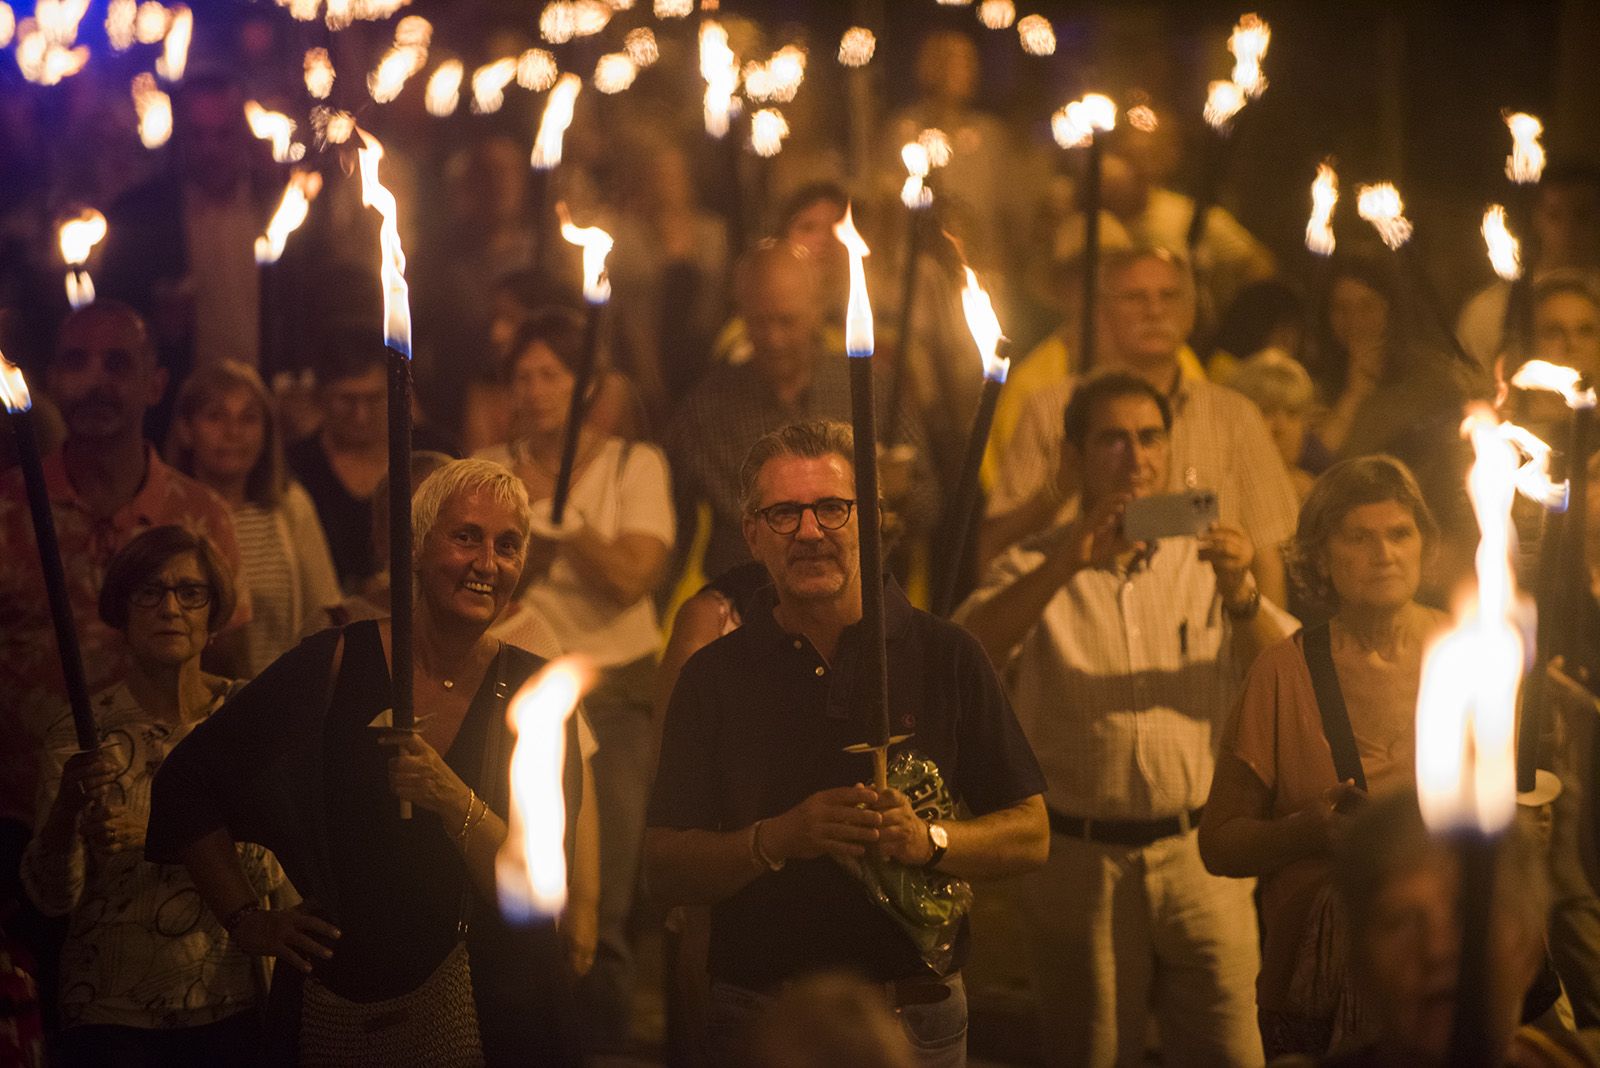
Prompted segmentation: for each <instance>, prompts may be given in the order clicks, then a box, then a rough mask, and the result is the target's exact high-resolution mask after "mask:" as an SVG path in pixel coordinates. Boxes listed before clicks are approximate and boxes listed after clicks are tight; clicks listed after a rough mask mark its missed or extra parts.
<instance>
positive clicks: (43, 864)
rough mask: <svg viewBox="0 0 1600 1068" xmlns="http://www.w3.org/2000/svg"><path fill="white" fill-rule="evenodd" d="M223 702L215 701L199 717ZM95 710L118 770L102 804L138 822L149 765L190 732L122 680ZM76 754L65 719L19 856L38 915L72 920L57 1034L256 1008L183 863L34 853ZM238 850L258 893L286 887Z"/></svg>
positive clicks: (144, 814)
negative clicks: (151, 708)
mask: <svg viewBox="0 0 1600 1068" xmlns="http://www.w3.org/2000/svg"><path fill="white" fill-rule="evenodd" d="M226 696H227V691H226V690H224V691H223V692H219V693H217V695H216V697H215V699H214V700H213V701H212V703H211V705H210V706H209V707H208V708H207V709H206V710H205V715H207V716H209V715H210V714H211V713H212V712H214V711H216V709H217V708H219V707H220V706H221V704H222V701H223V699H224V698H225V697H226ZM92 707H93V709H94V718H95V725H96V727H97V729H98V732H99V736H100V741H101V743H102V744H104V745H105V746H107V747H109V749H110V752H111V756H112V759H113V760H114V761H115V762H116V764H117V765H118V766H119V767H120V768H121V769H122V770H121V773H120V774H119V775H118V776H117V781H116V783H115V784H114V785H113V786H112V787H111V798H112V800H113V802H120V803H122V804H126V805H127V806H128V807H129V809H130V810H131V811H133V812H134V813H136V814H137V815H138V816H139V818H140V820H141V822H142V821H143V820H145V819H147V818H148V817H149V814H150V783H151V780H153V779H154V778H155V773H156V769H157V768H159V767H160V766H161V762H162V761H163V760H165V759H166V757H167V754H168V753H170V752H171V751H172V748H173V747H174V746H176V745H177V744H178V742H180V741H181V740H182V739H183V738H185V737H186V736H187V735H188V733H189V731H190V730H191V729H193V727H194V724H193V723H189V724H185V725H184V726H182V727H175V726H173V725H172V724H171V723H166V722H161V721H157V720H154V719H152V718H151V716H150V715H149V713H147V712H145V711H144V709H143V708H141V707H140V706H139V703H138V701H137V700H136V699H135V698H134V696H133V694H132V693H131V692H130V691H129V690H128V687H127V686H126V685H125V684H118V685H117V686H114V687H112V688H111V689H108V690H104V691H102V692H100V693H98V694H96V695H95V697H94V700H93V702H92ZM201 718H202V719H203V718H204V716H202V717H201ZM196 722H198V720H197V721H196ZM77 748H78V746H77V742H76V740H75V738H74V735H73V730H72V717H71V716H70V715H68V716H63V717H62V718H61V720H60V721H59V722H58V723H56V725H55V726H54V727H53V728H51V730H50V733H49V735H48V737H47V739H46V743H45V750H44V757H43V761H42V767H41V770H40V787H39V805H38V810H37V812H38V815H37V822H36V825H35V835H34V838H33V841H32V842H30V843H29V844H28V849H27V852H26V853H25V854H24V856H23V860H22V879H23V883H24V885H25V886H26V887H27V891H28V895H29V896H30V897H31V898H33V901H34V903H35V904H36V905H38V907H39V909H40V911H42V912H44V913H46V914H47V915H52V916H61V915H70V916H71V921H70V926H69V929H68V933H67V941H66V945H65V946H64V947H63V948H62V952H61V991H60V999H61V1023H62V1026H64V1027H73V1026H77V1025H81V1024H113V1025H118V1026H122V1027H142V1028H171V1027H198V1026H202V1025H205V1024H209V1023H215V1022H216V1021H218V1020H221V1019H225V1018H226V1017H229V1016H232V1015H234V1014H235V1013H239V1012H243V1011H245V1010H246V1009H251V1008H254V1007H255V1006H256V1005H257V1003H258V1002H259V1000H260V996H261V990H262V988H261V986H260V983H259V980H258V978H257V966H256V961H255V960H254V959H253V958H251V957H249V956H247V955H246V954H244V953H242V952H240V951H239V950H237V949H234V948H233V947H232V946H230V945H229V943H228V936H227V934H226V933H225V932H224V931H223V930H222V926H221V924H220V923H218V921H217V919H216V917H215V916H213V915H212V914H211V912H210V910H209V909H207V908H206V906H205V904H204V903H203V902H202V901H201V900H200V893H199V891H198V890H196V889H195V886H194V883H193V882H192V881H191V880H190V879H189V873H188V872H187V871H186V870H185V869H184V867H183V866H182V865H180V864H150V863H148V862H146V861H145V859H144V856H143V850H142V849H141V850H130V851H127V852H120V853H115V854H111V855H102V854H99V853H97V852H93V851H91V850H90V849H89V848H88V847H87V846H86V845H85V843H84V840H83V838H82V837H81V836H75V837H74V839H73V843H72V849H71V850H70V852H68V853H66V854H55V853H49V852H47V851H46V850H44V849H43V848H42V847H41V845H42V839H41V837H40V835H39V834H38V833H37V832H38V831H39V830H40V829H42V828H43V826H44V823H45V819H46V818H47V816H48V814H49V812H50V808H51V806H52V805H53V804H55V799H56V793H57V791H58V789H59V788H60V785H61V772H62V768H63V766H64V765H65V763H66V761H67V759H68V758H69V757H71V756H72V755H73V754H74V753H75V752H76V751H77ZM238 848H239V856H240V859H241V860H242V861H243V862H244V868H245V874H246V875H247V876H248V878H249V879H250V882H251V885H252V886H253V887H254V888H255V890H256V893H257V895H258V896H259V897H262V898H265V897H266V896H267V895H268V894H270V893H271V892H272V891H274V890H277V889H279V888H280V887H281V886H282V885H283V884H284V876H283V871H282V869H280V868H279V867H278V863H277V861H276V859H274V858H273V856H272V854H271V853H269V852H268V851H267V850H265V849H263V848H262V847H260V846H255V845H241V846H239V847H238Z"/></svg>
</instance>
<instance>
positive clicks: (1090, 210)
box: [1078, 133, 1105, 374]
mask: <svg viewBox="0 0 1600 1068" xmlns="http://www.w3.org/2000/svg"><path fill="white" fill-rule="evenodd" d="M1104 154H1105V146H1104V145H1103V144H1101V142H1100V137H1099V135H1097V134H1094V133H1090V135H1089V155H1088V156H1087V157H1086V159H1085V164H1086V166H1085V167H1084V175H1083V196H1082V198H1080V201H1079V206H1080V207H1081V209H1082V211H1083V302H1082V304H1083V307H1082V308H1081V309H1079V315H1081V316H1082V323H1081V330H1080V334H1079V340H1078V370H1079V372H1080V373H1082V374H1088V373H1089V372H1090V371H1092V370H1094V363H1095V351H1094V350H1095V339H1096V337H1097V336H1098V334H1099V323H1098V322H1097V321H1096V318H1097V315H1098V311H1097V309H1096V307H1095V305H1096V304H1097V303H1098V298H1099V295H1100V289H1099V285H1100V172H1101V169H1102V168H1101V161H1102V159H1103V157H1104Z"/></svg>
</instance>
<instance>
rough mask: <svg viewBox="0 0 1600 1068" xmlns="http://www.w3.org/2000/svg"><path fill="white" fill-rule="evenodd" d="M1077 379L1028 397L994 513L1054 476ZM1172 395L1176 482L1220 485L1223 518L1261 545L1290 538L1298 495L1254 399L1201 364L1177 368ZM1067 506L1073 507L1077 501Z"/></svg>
mask: <svg viewBox="0 0 1600 1068" xmlns="http://www.w3.org/2000/svg"><path fill="white" fill-rule="evenodd" d="M1075 384H1076V381H1075V380H1071V379H1068V380H1063V381H1061V382H1058V383H1056V384H1055V385H1053V386H1051V387H1049V388H1046V389H1042V390H1040V391H1039V392H1037V393H1035V394H1034V395H1033V396H1032V397H1031V398H1029V400H1028V405H1027V408H1026V409H1025V410H1024V411H1023V413H1022V420H1021V422H1020V423H1019V424H1018V426H1017V432H1016V435H1015V436H1014V437H1013V438H1012V440H1011V443H1010V445H1009V446H1007V448H1006V452H1005V463H1004V465H1003V466H1002V467H1001V469H1000V480H999V483H998V485H996V487H995V492H994V495H993V496H991V497H990V498H989V506H988V514H989V515H991V516H995V515H1005V514H1006V513H1007V512H1010V511H1012V510H1014V509H1016V508H1017V507H1019V506H1020V505H1022V504H1024V503H1026V502H1027V501H1028V500H1029V499H1030V498H1032V497H1033V496H1034V495H1035V494H1036V493H1038V492H1039V490H1040V489H1042V488H1043V487H1044V485H1045V483H1046V481H1047V480H1049V479H1051V478H1054V477H1055V472H1056V469H1057V468H1058V467H1059V466H1060V465H1061V446H1062V441H1063V438H1064V437H1065V429H1064V428H1063V426H1062V421H1061V420H1062V412H1063V411H1065V409H1066V406H1067V401H1068V399H1070V397H1071V396H1072V389H1073V386H1074V385H1075ZM1169 399H1170V401H1171V403H1172V475H1171V480H1172V485H1171V488H1172V489H1173V490H1181V489H1185V488H1198V489H1209V490H1215V491H1216V493H1217V507H1218V510H1219V511H1220V512H1221V515H1222V520H1223V522H1225V523H1231V524H1237V525H1238V526H1240V527H1242V528H1243V529H1244V531H1245V533H1246V534H1249V535H1250V540H1252V541H1253V542H1255V544H1256V547H1257V548H1260V549H1265V548H1268V547H1276V546H1278V545H1281V544H1282V543H1283V542H1284V541H1286V540H1288V538H1289V535H1291V534H1293V533H1294V527H1295V521H1296V519H1297V518H1298V516H1299V497H1298V496H1296V494H1295V491H1294V483H1293V482H1291V481H1290V480H1289V472H1288V470H1287V469H1286V468H1285V467H1284V466H1283V459H1282V457H1280V456H1279V455H1278V449H1277V446H1275V445H1273V444H1272V435H1271V434H1269V433H1268V432H1267V424H1266V422H1265V421H1264V420H1263V419H1262V418H1261V412H1260V411H1259V410H1258V409H1257V408H1256V406H1255V405H1254V404H1252V403H1251V402H1250V400H1249V398H1247V397H1246V396H1245V395H1244V394H1242V393H1239V392H1237V391H1235V390H1231V389H1229V388H1228V387H1226V386H1219V385H1216V384H1215V383H1212V382H1208V381H1206V379H1205V376H1204V374H1203V373H1201V372H1200V371H1199V370H1198V368H1196V369H1194V370H1192V371H1190V370H1185V371H1182V372H1180V374H1179V377H1178V384H1177V388H1176V390H1175V391H1174V392H1173V394H1172V396H1171V397H1170V398H1169ZM1068 507H1069V508H1070V509H1071V510H1072V511H1076V501H1072V502H1068ZM1064 514H1065V513H1064Z"/></svg>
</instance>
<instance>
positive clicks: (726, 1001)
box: [706, 972, 967, 1068]
mask: <svg viewBox="0 0 1600 1068" xmlns="http://www.w3.org/2000/svg"><path fill="white" fill-rule="evenodd" d="M939 981H941V982H943V983H944V984H945V986H947V987H948V988H949V989H950V996H949V997H947V998H945V999H944V1000H943V1001H937V1002H934V1003H932V1004H927V1005H905V1006H902V1007H900V1008H896V1009H894V1010H893V1012H894V1015H895V1018H896V1019H897V1020H898V1021H899V1022H900V1030H901V1031H902V1032H903V1033H904V1035H905V1038H906V1041H907V1043H908V1044H909V1045H910V1048H911V1054H912V1059H913V1061H914V1062H915V1063H916V1064H917V1065H918V1068H966V1063H967V988H966V985H965V984H964V983H963V982H962V981H961V973H960V972H956V973H955V974H953V975H949V976H946V977H945V978H944V979H943V980H939ZM773 997H774V995H772V994H763V993H760V992H759V991H755V990H750V989H748V988H746V987H742V986H734V985H733V984H732V983H724V982H722V981H721V980H717V979H714V980H712V982H711V998H710V1004H709V1006H708V1010H707V1013H706V1045H707V1047H708V1051H709V1053H710V1063H711V1064H713V1065H717V1066H719V1068H720V1066H723V1065H735V1064H741V1063H746V1060H747V1058H745V1057H744V1056H742V1055H741V1054H742V1052H743V1049H744V1040H745V1037H746V1034H747V1032H748V1030H749V1028H750V1025H751V1023H752V1022H753V1021H754V1020H755V1018H756V1017H757V1016H758V1015H759V1014H760V1012H761V1010H762V1009H764V1008H765V1007H766V1006H767V1005H769V1004H771V1002H772V1000H773ZM819 1041H821V1042H826V1041H827V1039H826V1036H822V1037H820V1039H819Z"/></svg>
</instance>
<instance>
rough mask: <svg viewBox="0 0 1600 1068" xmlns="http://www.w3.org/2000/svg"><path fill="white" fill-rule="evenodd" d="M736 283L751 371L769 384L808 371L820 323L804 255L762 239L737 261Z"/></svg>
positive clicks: (784, 244)
mask: <svg viewBox="0 0 1600 1068" xmlns="http://www.w3.org/2000/svg"><path fill="white" fill-rule="evenodd" d="M737 286H738V300H739V313H740V314H741V315H742V316H743V317H744V322H745V328H746V330H747V331H748V332H749V335H750V345H751V348H752V349H753V353H752V356H751V361H752V363H753V364H754V365H755V367H756V369H757V370H758V371H760V372H761V373H762V375H764V376H765V377H766V378H768V380H769V381H772V382H774V383H778V382H787V381H792V380H793V379H795V378H796V377H797V376H803V375H807V374H809V370H810V367H811V364H812V361H813V360H814V359H815V357H816V336H817V330H818V328H819V327H820V326H821V324H822V303H821V300H820V297H819V294H818V289H817V275H816V270H815V268H814V266H813V264H812V262H811V257H810V255H809V254H808V253H807V252H806V251H805V249H803V248H801V247H800V246H798V245H795V244H791V243H790V242H787V241H764V242H762V243H761V244H760V245H757V246H756V247H755V248H754V249H752V250H751V251H750V252H749V253H747V254H746V255H745V257H744V259H742V260H741V261H740V262H739V272H738V279H737Z"/></svg>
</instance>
